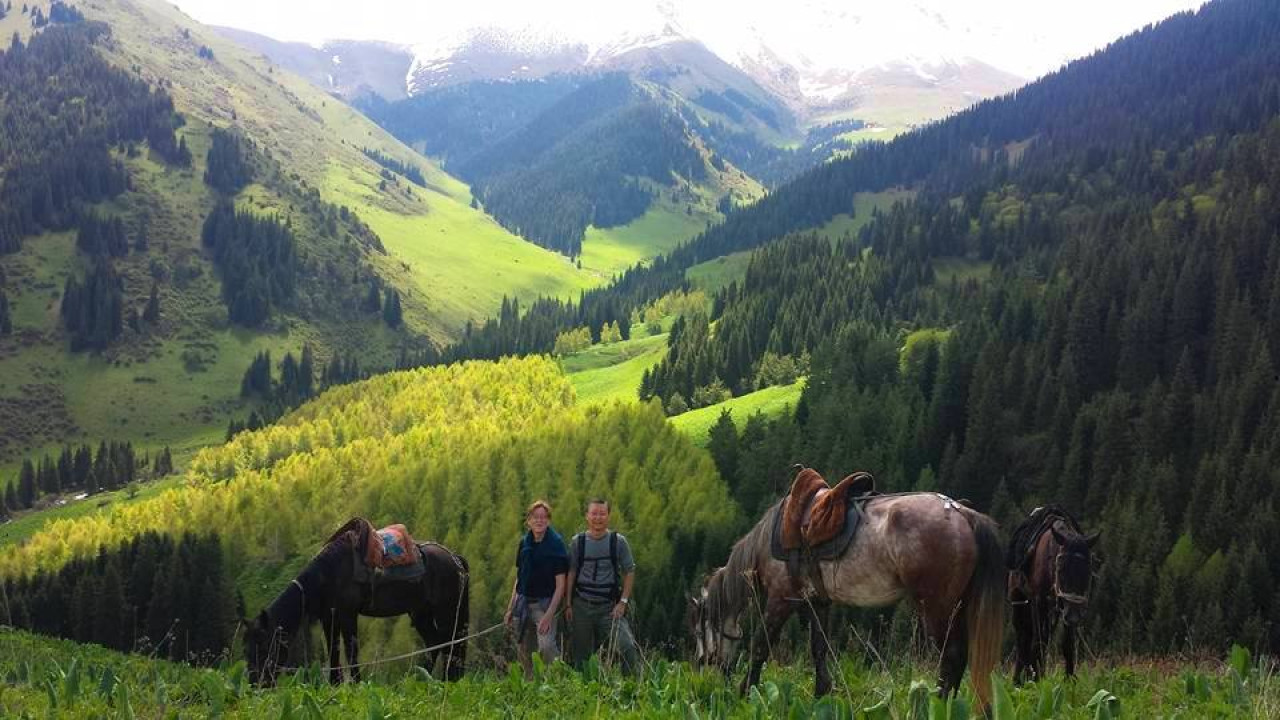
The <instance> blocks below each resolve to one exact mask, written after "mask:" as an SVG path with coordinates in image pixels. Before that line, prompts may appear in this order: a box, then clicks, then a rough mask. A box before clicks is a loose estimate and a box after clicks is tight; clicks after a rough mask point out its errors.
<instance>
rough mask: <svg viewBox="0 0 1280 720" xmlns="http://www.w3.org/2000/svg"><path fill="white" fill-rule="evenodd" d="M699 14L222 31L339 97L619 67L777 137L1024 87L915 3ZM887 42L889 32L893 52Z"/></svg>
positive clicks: (881, 119)
mask: <svg viewBox="0 0 1280 720" xmlns="http://www.w3.org/2000/svg"><path fill="white" fill-rule="evenodd" d="M699 12H700V11H699V10H698V9H697V8H680V9H679V10H677V9H675V8H674V7H672V6H670V5H668V4H665V3H657V4H654V5H651V6H644V7H641V8H640V9H638V10H633V11H632V13H631V15H629V16H628V17H627V18H625V19H624V20H619V21H617V23H615V24H616V25H617V26H616V27H602V26H600V25H598V24H597V25H596V26H595V27H592V28H589V29H579V30H576V31H566V30H564V29H563V28H562V27H556V26H553V24H552V23H551V22H550V21H540V22H518V21H511V22H494V23H486V24H479V25H475V26H472V27H467V28H464V29H455V30H447V31H443V32H441V33H438V34H437V35H435V36H434V37H428V38H424V39H423V40H421V41H420V42H416V43H414V44H412V45H391V44H387V43H376V42H361V41H338V40H335V41H326V42H324V43H321V44H319V45H318V46H313V45H308V44H305V43H283V42H279V41H276V40H273V39H271V38H267V37H265V36H262V35H257V34H254V33H249V32H246V31H243V30H234V29H230V28H220V29H219V30H220V32H222V33H224V34H225V35H227V36H228V37H231V38H232V39H234V40H236V41H237V42H239V43H240V44H242V45H245V46H247V47H249V48H251V49H254V50H256V51H258V52H261V53H263V54H265V55H267V56H268V57H270V58H271V59H272V60H274V61H276V62H278V63H279V64H281V65H284V66H285V67H287V68H289V69H290V70H293V71H295V72H297V73H299V74H301V75H303V76H304V77H307V78H308V79H310V80H311V81H312V82H314V83H316V84H318V85H321V86H322V87H325V88H326V89H328V90H330V91H331V92H334V93H337V94H339V95H341V96H343V97H346V98H348V99H354V98H358V97H362V96H368V95H369V94H370V93H376V94H378V95H380V96H381V97H383V98H384V99H387V100H397V99H401V98H403V97H406V96H412V95H420V94H423V93H427V92H430V91H432V90H435V89H439V88H443V87H449V86H453V85H458V84H464V83H468V82H474V81H480V80H530V79H536V78H542V77H547V76H549V75H553V74H556V73H600V72H608V71H615V70H622V71H626V72H627V73H628V74H630V75H632V76H633V77H635V78H637V79H640V80H646V81H651V82H656V83H658V84H661V85H665V86H667V87H669V88H671V89H672V90H674V91H676V92H677V93H678V94H680V95H682V96H684V97H685V98H686V99H690V100H696V98H697V97H698V96H699V95H701V94H703V93H714V94H723V93H725V92H726V91H734V92H735V93H738V94H741V95H742V96H743V97H745V98H749V99H750V101H751V102H752V103H753V104H755V105H757V106H758V108H757V109H759V110H762V111H763V113H764V115H763V116H758V117H756V120H759V121H760V122H761V123H763V124H764V125H765V126H767V127H768V128H770V129H771V130H772V132H773V133H781V134H783V135H791V134H792V133H793V131H794V129H795V128H798V127H806V126H811V125H815V124H822V123H827V122H831V121H833V120H842V119H851V118H859V119H863V120H868V121H871V122H877V123H881V124H891V125H902V126H906V125H911V124H914V123H918V122H920V121H923V120H927V119H933V118H936V117H939V116H941V115H945V114H948V113H950V112H953V111H956V110H959V109H962V108H964V107H967V106H968V105H970V104H972V103H974V102H976V101H978V100H980V99H982V98H985V97H990V96H993V95H998V94H1001V93H1004V92H1007V91H1009V90H1012V89H1013V88H1015V87H1018V86H1019V85H1021V84H1022V83H1023V82H1024V80H1023V78H1021V77H1019V76H1018V75H1016V74H1014V73H1011V72H1008V71H1006V70H1004V69H1001V68H999V67H997V66H996V65H995V64H993V63H991V62H989V61H985V60H984V59H982V57H980V54H981V52H982V50H983V49H984V47H985V48H990V47H991V45H992V43H991V42H989V40H990V38H987V37H986V35H984V34H983V33H984V32H987V34H989V32H988V31H976V30H974V29H972V28H969V27H967V26H965V25H963V24H961V23H956V22H954V21H950V20H948V19H946V18H943V17H941V16H939V15H938V14H936V13H932V12H931V11H927V10H926V9H925V8H923V6H920V5H919V4H917V3H906V4H904V5H894V6H892V7H885V8H859V9H858V10H857V11H840V12H831V11H830V10H829V9H827V10H822V11H820V12H819V11H816V10H815V12H812V13H799V14H798V15H802V16H803V18H798V17H793V15H796V13H788V17H787V18H773V17H769V16H768V15H767V14H765V13H764V12H763V11H761V10H759V9H750V10H746V11H744V13H742V14H741V15H739V14H737V13H735V15H736V17H733V18H713V17H708V16H706V15H705V13H703V14H702V15H699ZM624 22H625V25H624V24H623V23H624ZM762 27H768V28H770V32H768V33H765V32H762V31H761V30H760V28H762ZM903 27H908V28H910V31H909V33H906V34H905V35H906V36H907V38H908V39H906V40H903V39H902V37H903V36H904V34H903V33H901V32H898V31H897V30H900V29H901V28H903ZM890 30H894V32H889V31H890ZM887 35H893V36H894V37H895V40H894V42H893V43H892V44H888V43H886V41H885V39H884V38H885V36H887ZM984 41H986V42H984ZM753 114H754V113H753ZM768 134H769V133H768V132H766V135H768Z"/></svg>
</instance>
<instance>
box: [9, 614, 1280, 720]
mask: <svg viewBox="0 0 1280 720" xmlns="http://www.w3.org/2000/svg"><path fill="white" fill-rule="evenodd" d="M1241 653H1242V654H1237V655H1233V657H1232V658H1230V659H1228V660H1227V661H1226V662H1224V661H1222V660H1217V661H1207V662H1201V663H1187V664H1184V665H1178V664H1172V663H1148V662H1138V663H1133V664H1129V665H1113V664H1109V663H1103V664H1100V665H1099V666H1097V667H1094V666H1085V667H1084V668H1083V669H1082V671H1081V672H1080V674H1079V676H1078V677H1077V678H1075V679H1073V680H1068V679H1065V678H1063V677H1062V676H1061V674H1059V673H1054V674H1052V675H1050V676H1049V677H1047V678H1046V679H1044V680H1042V681H1040V682H1039V683H1035V684H1029V685H1026V686H1023V687H1018V688H1014V687H1011V686H1010V685H1009V684H1008V683H1007V681H1006V680H1003V679H1001V678H1000V677H997V679H996V682H995V689H996V697H995V703H994V706H993V707H992V712H991V717H992V718H993V719H994V720H1024V719H1025V720H1041V719H1044V720H1048V719H1051V718H1054V719H1057V718H1061V719H1064V720H1068V719H1079V720H1098V719H1110V718H1151V719H1152V720H1155V719H1159V718H1164V719H1169V720H1172V719H1174V718H1185V719H1188V720H1189V719H1191V718H1224V719H1225V718H1270V717H1276V713H1277V712H1278V711H1280V681H1278V680H1277V678H1276V675H1275V665H1274V663H1273V662H1271V661H1268V660H1262V661H1260V662H1255V661H1253V659H1252V658H1249V657H1248V653H1247V652H1243V651H1241ZM536 667H537V670H536V674H535V677H534V679H533V680H525V679H524V678H523V676H522V674H521V673H519V672H518V671H517V670H516V669H515V668H514V667H512V668H511V669H510V670H509V671H508V670H504V669H501V668H491V669H484V668H473V669H472V671H471V672H469V673H468V674H467V675H466V676H465V677H464V678H463V679H462V680H461V681H460V682H457V683H443V682H439V681H436V680H433V679H431V678H430V676H429V675H428V674H427V673H425V672H423V671H421V670H419V669H415V668H412V667H408V666H407V665H404V664H398V665H388V666H382V667H378V668H372V669H371V671H372V673H373V674H374V675H375V679H374V680H373V681H366V682H363V683H359V684H347V685H342V686H337V687H334V686H330V685H328V684H326V683H325V682H324V681H323V679H322V677H323V676H322V675H321V674H320V673H319V671H318V670H314V669H313V670H309V671H304V672H301V673H298V674H296V675H293V676H289V677H286V678H285V679H284V680H283V681H282V682H281V683H280V685H279V686H278V687H276V688H274V689H271V690H260V689H256V688H254V687H252V686H250V685H249V684H248V682H247V679H246V674H245V671H244V665H243V663H238V662H237V663H230V662H227V663H224V664H223V665H221V666H219V667H217V668H213V669H196V668H192V667H188V666H184V665H177V664H172V663H168V662H161V661H156V660H149V659H147V658H145V657H143V656H138V655H121V654H118V653H114V652H110V651H107V650H104V649H102V648H99V647H97V646H93V645H75V644H73V643H70V642H66V641H60V640H51V639H48V638H43V637H39V636H34V635H29V634H25V633H20V632H14V631H8V630H3V629H0V715H3V716H4V717H6V718H33V719H34V718H44V717H57V718H67V719H69V720H90V719H91V718H93V719H97V718H176V719H178V718H206V717H217V718H263V717H270V718H299V719H305V720H320V719H321V718H370V720H373V719H375V718H377V719H378V720H390V719H392V718H420V717H468V718H470V717H475V718H515V717H546V718H561V717H576V718H606V717H608V718H669V717H684V718H765V717H774V718H810V717H812V718H832V719H844V718H848V719H849V720H855V719H856V720H965V719H967V718H970V717H973V718H977V717H981V714H980V713H978V712H977V711H976V708H975V707H974V703H973V701H972V696H971V695H970V691H969V690H968V687H967V685H966V688H965V689H964V690H963V691H962V693H961V696H960V697H959V698H957V699H954V700H952V701H950V702H945V703H944V702H943V701H940V700H937V699H936V698H933V697H932V696H931V694H930V688H931V687H932V681H931V679H930V678H931V676H932V673H931V670H930V668H929V667H928V664H927V663H924V662H920V663H910V662H895V663H892V664H890V665H887V666H886V665H875V666H872V665H868V664H866V663H864V662H862V661H860V660H859V659H857V658H856V657H854V656H844V657H842V658H841V659H840V660H839V662H838V663H836V664H835V666H834V667H833V672H832V674H833V677H834V678H835V689H834V691H833V692H832V694H831V695H830V696H828V697H826V698H823V699H821V700H815V699H814V698H813V697H812V691H811V688H812V674H811V671H810V670H809V667H808V662H807V660H794V659H788V660H786V661H784V662H780V663H770V664H769V665H767V666H766V668H765V673H764V676H763V678H762V683H761V684H760V685H759V686H758V687H757V688H755V689H754V690H752V691H751V692H750V693H749V694H747V695H746V696H745V697H744V696H739V695H738V693H737V692H736V690H735V689H734V688H733V687H731V686H730V685H729V683H727V682H726V680H725V678H723V677H722V676H721V675H720V674H719V673H718V672H715V671H712V670H702V671H699V670H695V669H693V668H691V667H690V666H689V665H688V664H687V663H685V662H673V661H670V660H667V659H664V658H660V657H657V656H655V655H650V656H647V657H646V669H645V672H644V673H643V675H642V677H641V678H640V679H638V680H632V679H625V678H620V677H619V676H618V675H616V674H614V673H613V672H611V671H609V670H607V669H602V668H601V667H600V666H599V665H598V664H595V663H592V664H590V665H589V666H588V669H587V670H586V672H584V673H582V674H578V673H575V672H573V671H571V670H569V669H568V668H567V667H565V666H564V665H563V664H560V663H557V664H556V665H554V666H552V667H549V668H547V667H543V665H542V663H541V659H540V658H539V659H538V660H537V664H536ZM740 676H741V673H740V672H739V674H738V677H740Z"/></svg>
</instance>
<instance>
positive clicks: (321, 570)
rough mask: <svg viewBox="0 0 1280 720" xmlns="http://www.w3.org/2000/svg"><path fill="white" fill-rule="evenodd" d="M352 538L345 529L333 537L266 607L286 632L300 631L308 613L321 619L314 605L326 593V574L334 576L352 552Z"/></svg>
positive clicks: (313, 617) (289, 634) (310, 618)
mask: <svg viewBox="0 0 1280 720" xmlns="http://www.w3.org/2000/svg"><path fill="white" fill-rule="evenodd" d="M351 542H352V538H351V536H350V535H347V534H345V533H341V534H335V535H334V536H333V537H331V538H330V539H329V541H328V542H327V543H326V544H325V546H324V547H322V548H320V552H318V553H316V554H315V556H314V557H312V558H311V561H310V562H308V563H307V564H306V566H305V567H303V568H302V572H300V573H298V576H297V577H296V578H294V580H293V582H290V583H289V584H288V585H286V586H285V588H284V590H281V591H280V594H279V595H277V596H276V598H275V600H272V601H271V604H270V605H268V606H267V608H266V610H264V612H265V613H266V614H267V617H268V619H270V620H271V622H272V623H274V624H275V626H276V627H279V628H281V629H282V630H283V631H284V633H285V635H286V636H288V637H292V636H293V634H294V633H296V632H297V631H298V628H299V627H300V626H301V625H302V622H303V620H304V614H305V616H306V617H305V619H306V620H308V621H309V622H311V621H314V620H316V619H318V615H315V614H313V610H312V609H313V608H316V607H317V604H318V601H319V600H320V598H322V597H326V595H325V590H326V588H325V584H326V583H325V578H326V576H327V577H333V574H332V572H330V570H331V568H332V567H333V565H334V564H335V563H337V562H339V561H340V560H342V559H343V558H344V556H345V555H347V554H349V553H350V552H351V547H352V546H351ZM326 599H327V598H326Z"/></svg>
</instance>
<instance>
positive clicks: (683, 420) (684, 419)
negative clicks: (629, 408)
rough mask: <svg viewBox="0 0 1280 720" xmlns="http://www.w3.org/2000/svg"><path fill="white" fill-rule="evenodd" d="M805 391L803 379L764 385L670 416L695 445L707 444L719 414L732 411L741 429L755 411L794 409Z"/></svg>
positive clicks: (769, 412) (774, 412) (768, 413)
mask: <svg viewBox="0 0 1280 720" xmlns="http://www.w3.org/2000/svg"><path fill="white" fill-rule="evenodd" d="M802 390H804V380H803V379H802V380H798V381H796V382H794V383H792V384H790V385H778V386H775V387H768V388H764V389H763V390H757V391H755V392H753V393H747V394H746V395H740V396H738V397H736V398H733V399H731V400H726V401H725V402H722V403H718V404H716V405H709V406H707V407H704V408H698V409H697V410H690V411H689V412H687V413H682V414H680V415H676V416H675V417H673V418H671V424H672V425H675V426H676V429H677V430H679V431H680V432H682V433H684V434H685V435H687V436H688V437H689V438H690V439H692V440H693V442H694V444H696V445H703V446H705V445H706V444H707V435H708V433H710V431H711V426H712V425H715V424H716V421H717V420H719V419H720V413H722V412H724V411H725V410H728V411H729V414H730V416H732V417H733V422H734V423H735V424H736V425H737V426H738V429H739V430H741V429H742V426H743V425H744V424H745V423H746V422H747V419H748V418H750V417H751V416H752V415H755V414H756V413H760V414H762V415H764V416H766V417H770V416H774V415H781V414H782V413H786V412H791V411H792V410H795V407H796V403H797V402H799V400H800V392H801V391H802Z"/></svg>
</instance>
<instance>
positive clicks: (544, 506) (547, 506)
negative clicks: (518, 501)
mask: <svg viewBox="0 0 1280 720" xmlns="http://www.w3.org/2000/svg"><path fill="white" fill-rule="evenodd" d="M538 508H542V509H543V510H546V511H547V519H548V520H550V519H551V505H550V504H548V503H547V501H546V500H534V501H533V504H532V505H530V506H529V509H528V510H525V511H524V516H525V517H526V518H528V517H529V516H530V515H532V514H533V511H534V510H537V509H538Z"/></svg>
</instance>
